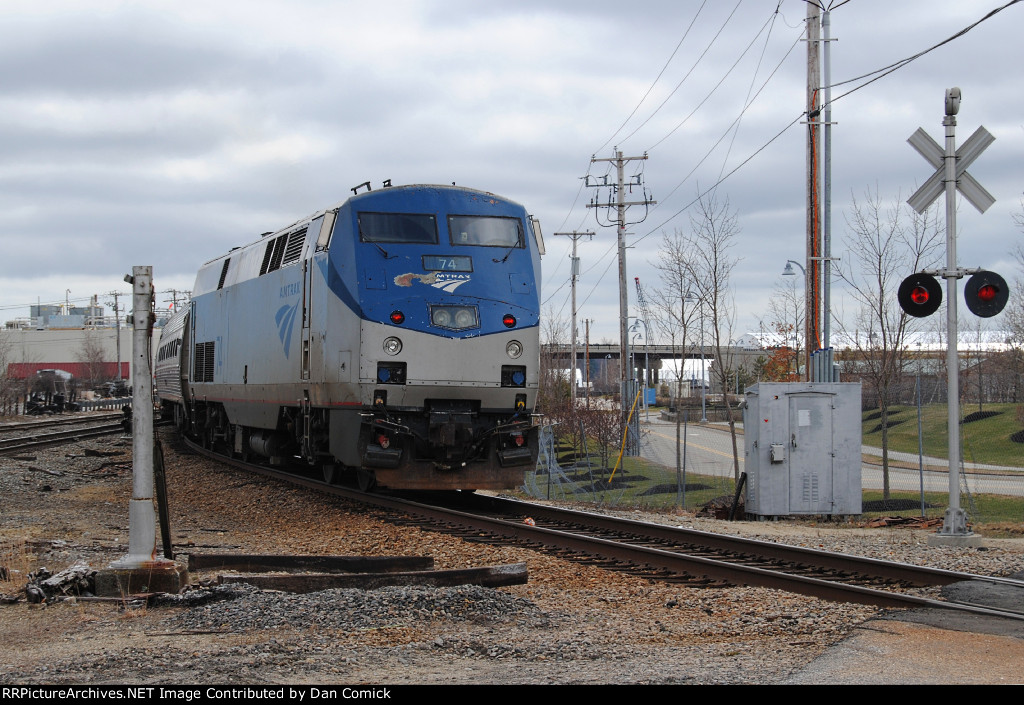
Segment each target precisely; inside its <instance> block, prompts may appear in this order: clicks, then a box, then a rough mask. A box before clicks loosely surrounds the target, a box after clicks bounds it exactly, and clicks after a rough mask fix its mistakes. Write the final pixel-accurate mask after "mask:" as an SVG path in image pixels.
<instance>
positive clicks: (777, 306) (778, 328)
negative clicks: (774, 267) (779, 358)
mask: <svg viewBox="0 0 1024 705" xmlns="http://www.w3.org/2000/svg"><path fill="white" fill-rule="evenodd" d="M785 279H786V281H785V282H784V283H778V284H776V285H775V290H774V291H773V293H772V297H771V298H770V299H769V300H768V319H769V324H768V328H769V331H770V335H771V339H772V343H773V345H772V347H775V348H776V349H778V348H779V347H780V346H781V347H782V348H783V349H784V350H786V351H791V353H792V357H793V366H794V372H795V373H796V378H797V379H799V378H800V340H801V335H800V331H802V330H803V329H804V314H805V312H806V310H807V302H806V297H805V296H804V292H803V291H799V290H798V282H797V281H796V277H786V278H785ZM805 286H806V283H805ZM790 343H793V346H792V347H790Z"/></svg>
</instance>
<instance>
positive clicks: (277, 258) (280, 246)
mask: <svg viewBox="0 0 1024 705" xmlns="http://www.w3.org/2000/svg"><path fill="white" fill-rule="evenodd" d="M286 240H288V236H287V235H282V236H281V237H279V238H277V239H276V240H274V255H273V256H272V257H271V258H270V266H269V267H267V271H268V272H273V271H275V270H277V269H280V268H281V259H282V258H283V257H284V245H285V241H286Z"/></svg>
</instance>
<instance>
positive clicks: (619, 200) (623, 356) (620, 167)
mask: <svg viewBox="0 0 1024 705" xmlns="http://www.w3.org/2000/svg"><path fill="white" fill-rule="evenodd" d="M645 159H647V154H644V155H643V156H640V157H624V156H622V152H621V151H620V150H619V148H618V147H616V148H615V156H614V157H609V158H604V159H598V158H597V157H591V159H590V163H591V164H593V163H595V162H611V163H613V164H615V171H616V177H617V181H616V184H615V185H613V186H612V188H613V190H614V191H615V194H616V200H615V204H614V206H613V205H612V203H611V200H610V199H609V202H608V203H595V202H594V201H591V202H590V203H589V204H587V208H613V207H614V208H615V210H616V214H617V216H616V234H617V238H618V247H619V394H620V397H619V399H620V404H619V406H620V407H621V411H622V424H623V427H625V425H626V422H627V421H628V419H629V409H630V407H631V406H632V394H631V393H630V392H631V387H632V385H631V384H630V381H629V369H628V368H627V365H628V364H629V332H628V330H627V329H628V327H629V291H628V289H627V288H626V209H627V208H628V207H629V206H649V205H653V204H655V203H657V201H653V200H650V199H648V198H647V197H646V189H644V200H642V201H627V200H626V187H627V186H629V187H630V188H632V187H633V186H640V187H643V184H642V183H641V181H640V175H639V174H637V175H635V176H634V177H632V179H633V180H631V181H630V183H629V184H626V179H625V175H624V170H625V167H626V164H627V163H628V162H631V161H638V160H645ZM585 185H586V186H591V187H602V186H608V183H607V178H605V179H604V183H600V184H598V183H595V184H591V183H590V177H589V176H588V177H586V184H585ZM637 222H640V221H637Z"/></svg>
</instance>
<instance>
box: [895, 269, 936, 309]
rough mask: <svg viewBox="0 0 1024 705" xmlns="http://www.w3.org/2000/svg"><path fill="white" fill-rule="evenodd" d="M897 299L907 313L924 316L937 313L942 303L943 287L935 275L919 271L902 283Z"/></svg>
mask: <svg viewBox="0 0 1024 705" xmlns="http://www.w3.org/2000/svg"><path fill="white" fill-rule="evenodd" d="M896 298H897V300H898V301H899V302H900V308H902V309H903V310H904V311H905V312H906V313H907V314H909V315H911V316H914V317H915V318H924V317H925V316H930V315H932V314H933V313H935V312H936V311H937V310H938V308H939V305H940V304H941V303H942V287H941V286H939V282H938V281H936V279H935V277H933V276H931V275H929V274H925V273H923V272H919V273H917V274H911V275H910V276H909V277H907V278H906V279H904V280H903V281H902V282H901V283H900V288H899V291H898V292H897V294H896Z"/></svg>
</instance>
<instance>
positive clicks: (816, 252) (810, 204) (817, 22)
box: [804, 0, 821, 380]
mask: <svg viewBox="0 0 1024 705" xmlns="http://www.w3.org/2000/svg"><path fill="white" fill-rule="evenodd" d="M820 46H821V8H820V7H819V6H818V4H817V3H816V2H814V1H813V0H812V1H811V2H808V3H807V259H806V265H805V271H806V272H807V277H806V279H805V280H804V281H805V282H806V285H805V289H806V290H805V292H804V297H805V303H804V305H805V311H806V313H805V315H804V323H805V326H804V328H805V335H804V337H805V344H804V371H805V373H806V375H807V380H810V379H811V377H810V374H811V352H812V351H814V350H817V349H818V348H819V347H821V345H820V344H819V340H820V335H819V331H818V326H819V305H818V301H819V298H820V297H819V290H820V289H819V287H820V286H821V281H820V279H819V278H818V272H819V271H820V262H821V207H820V194H821V190H820V184H821V171H820V165H821V156H820V149H819V144H820V140H819V135H820V131H821V119H820V117H821V113H820V106H821V95H820V86H821V61H820V58H819V57H820V53H821V50H820Z"/></svg>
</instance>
